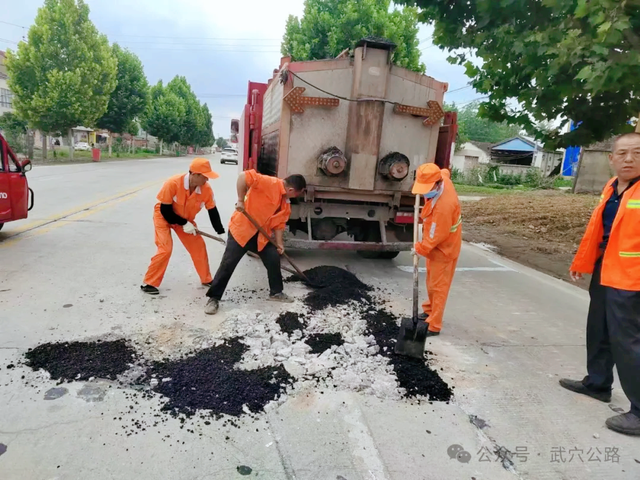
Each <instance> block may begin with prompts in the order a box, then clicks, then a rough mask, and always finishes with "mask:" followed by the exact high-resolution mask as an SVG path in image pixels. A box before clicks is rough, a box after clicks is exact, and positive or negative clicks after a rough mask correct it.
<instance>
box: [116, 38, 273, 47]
mask: <svg viewBox="0 0 640 480" xmlns="http://www.w3.org/2000/svg"><path fill="white" fill-rule="evenodd" d="M225 41H227V42H232V41H233V39H226V40H225ZM116 43H122V44H123V45H186V46H194V47H198V46H207V47H217V46H221V47H262V46H265V47H275V46H277V45H275V44H271V45H269V44H265V43H264V42H260V43H238V44H234V43H190V42H184V43H181V42H164V43H163V42H130V41H128V40H126V41H125V42H116Z"/></svg>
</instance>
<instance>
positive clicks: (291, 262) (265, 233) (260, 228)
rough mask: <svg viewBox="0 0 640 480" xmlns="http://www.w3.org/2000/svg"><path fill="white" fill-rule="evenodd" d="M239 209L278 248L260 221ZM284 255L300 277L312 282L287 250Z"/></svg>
mask: <svg viewBox="0 0 640 480" xmlns="http://www.w3.org/2000/svg"><path fill="white" fill-rule="evenodd" d="M237 210H238V211H239V212H242V214H243V215H244V216H245V217H247V219H248V220H249V221H250V222H251V223H252V224H253V226H254V227H256V228H257V229H258V232H260V233H261V234H262V235H264V236H265V237H266V239H267V240H269V242H270V243H271V244H272V245H273V246H275V247H276V248H278V245H277V244H276V242H275V241H274V240H273V239H272V238H271V237H270V236H269V235H267V232H265V230H264V228H262V227H261V226H260V224H259V223H258V222H256V221H255V219H254V218H253V217H252V216H251V215H249V214H248V213H247V211H246V210H245V209H244V208H238V209H237ZM282 256H283V257H284V258H286V259H287V261H288V262H289V263H290V264H291V266H292V267H293V268H294V269H295V270H296V272H297V273H298V275H300V278H302V279H303V280H304V281H305V282H307V283H309V284H311V281H310V280H309V279H308V278H307V276H306V275H305V274H304V273H302V270H300V269H299V268H298V266H297V265H296V264H295V263H293V261H292V260H291V258H290V257H289V255H287V253H286V252H283V253H282Z"/></svg>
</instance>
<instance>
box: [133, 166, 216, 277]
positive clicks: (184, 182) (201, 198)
mask: <svg viewBox="0 0 640 480" xmlns="http://www.w3.org/2000/svg"><path fill="white" fill-rule="evenodd" d="M157 199H158V203H157V204H156V206H155V209H154V213H153V225H154V226H155V230H156V232H155V241H156V245H157V247H158V252H157V253H156V254H155V255H154V256H153V258H151V264H150V265H149V269H148V270H147V274H146V275H145V277H144V283H146V284H147V285H151V286H153V287H156V288H158V287H159V286H160V284H161V283H162V279H163V277H164V274H165V272H166V271H167V266H168V265H169V260H170V258H171V252H172V250H173V239H172V238H171V230H173V231H174V232H175V234H176V235H177V236H178V238H179V239H180V241H181V242H182V244H183V245H184V247H185V248H186V249H187V251H188V252H189V255H191V260H193V265H194V266H195V267H196V271H197V272H198V276H199V277H200V281H201V282H202V283H203V284H206V283H210V282H211V279H212V278H211V271H210V269H209V257H208V255H207V248H206V245H205V243H204V239H203V238H202V236H201V235H189V234H187V233H185V232H184V230H183V229H182V226H180V225H171V224H170V223H169V222H167V221H166V220H165V219H164V217H163V216H162V213H160V205H161V204H165V205H167V204H171V205H172V207H173V211H174V212H175V213H176V214H177V215H179V216H180V217H182V218H184V219H186V220H187V221H188V222H191V223H193V224H194V225H195V224H196V222H195V218H196V215H197V214H198V212H200V210H201V209H202V208H203V207H204V208H206V209H207V210H210V209H212V208H214V207H215V201H214V199H213V190H212V189H211V186H210V185H209V184H208V183H205V184H204V185H203V186H202V187H198V188H196V189H195V190H194V192H193V193H189V174H188V173H187V174H180V175H175V176H173V177H171V178H170V179H169V180H167V181H166V182H165V183H164V185H163V186H162V189H161V190H160V192H159V193H158V196H157Z"/></svg>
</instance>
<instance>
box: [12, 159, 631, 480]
mask: <svg viewBox="0 0 640 480" xmlns="http://www.w3.org/2000/svg"><path fill="white" fill-rule="evenodd" d="M188 163H189V159H185V158H176V159H152V160H137V161H121V162H113V163H99V164H83V165H66V166H36V167H35V168H34V170H33V171H32V172H31V173H30V174H29V180H30V186H31V187H32V188H33V189H34V191H35V200H36V204H35V208H34V209H33V211H32V212H31V213H30V216H29V219H27V220H25V221H21V222H14V223H8V224H6V225H5V228H4V229H3V231H2V232H0V478H2V479H3V480H30V479H34V480H35V479H37V480H44V479H76V478H77V479H80V478H92V479H96V480H99V479H125V478H127V479H133V478H135V479H140V480H142V479H188V480H195V479H202V480H204V479H207V480H210V479H233V478H262V479H305V480H307V479H308V480H324V479H327V480H340V479H346V480H360V479H389V480H391V479H394V480H395V479H397V480H413V479H416V480H418V479H438V480H440V479H467V480H470V479H476V480H480V479H488V480H499V479H509V478H525V479H532V480H545V479H549V480H551V479H553V480H557V479H576V480H578V479H580V480H582V479H592V478H599V479H637V478H640V439H639V438H630V437H625V436H622V435H618V434H616V433H614V432H610V431H608V430H607V429H606V428H605V427H604V421H605V419H606V418H607V417H608V416H611V415H615V414H616V411H617V410H620V409H622V410H624V411H626V410H627V409H628V401H627V399H626V398H625V397H624V394H623V393H622V391H621V389H620V388H619V385H618V384H616V385H615V389H614V395H613V402H612V403H611V405H607V404H603V403H600V402H597V401H595V400H592V399H589V398H584V397H581V396H578V395H574V394H571V393H570V392H567V391H565V390H563V389H561V388H560V387H559V386H558V379H559V378H560V377H565V376H566V377H572V378H581V377H582V376H583V375H584V362H585V345H584V343H585V342H584V324H585V318H586V312H587V305H588V297H587V293H586V292H584V291H581V290H580V289H578V288H575V287H573V286H571V285H568V284H566V283H563V282H561V281H558V280H555V279H553V278H550V277H547V276H545V275H542V274H539V273H537V272H534V271H532V270H530V269H528V268H525V267H522V266H519V265H517V264H514V263H512V262H509V261H507V260H504V259H502V258H499V257H497V256H495V255H494V254H493V253H491V252H490V251H487V250H484V249H482V248H478V247H477V246H472V245H465V246H464V248H463V252H462V257H461V259H460V262H459V264H458V272H457V274H456V278H455V282H454V285H453V289H452V292H451V296H450V301H449V305H448V309H447V313H446V316H445V321H444V329H443V333H442V335H441V336H440V337H436V338H435V339H430V340H429V341H428V347H427V349H428V351H429V352H431V355H430V358H431V362H432V364H433V365H436V366H437V368H438V370H439V372H440V374H441V375H442V376H443V378H444V379H446V380H447V382H449V384H450V385H452V386H454V387H455V390H454V392H455V398H454V401H453V402H452V403H450V404H442V403H437V402H434V403H433V404H429V403H423V404H421V405H416V404H411V403H409V402H407V401H392V400H382V399H378V398H372V397H368V396H365V395H363V394H356V393H351V392H328V391H327V392H324V393H321V392H317V391H315V392H314V391H310V392H307V394H305V395H303V396H300V397H299V398H290V399H289V400H288V401H287V402H286V403H284V404H283V405H281V406H280V407H278V408H277V409H275V410H272V411H269V412H268V413H267V414H262V415H260V416H259V417H258V418H255V419H249V418H241V419H240V420H237V421H236V425H235V426H233V425H229V424H225V423H224V421H214V422H212V423H211V424H210V425H206V426H203V425H200V426H198V427H197V429H196V430H195V433H191V432H188V431H187V429H181V428H180V426H181V423H180V422H179V421H178V420H174V419H170V420H169V421H165V422H163V423H161V424H160V425H159V426H157V427H156V428H150V429H148V430H146V431H142V432H137V433H136V434H134V435H131V436H126V435H122V421H119V420H116V418H117V417H121V416H122V412H123V410H125V409H127V410H131V409H129V406H130V404H131V402H130V401H129V400H128V399H127V395H128V392H127V390H126V389H122V388H115V386H114V388H108V386H109V385H107V384H106V383H105V382H102V381H98V380H96V381H93V382H76V383H72V384H68V385H65V388H67V389H68V394H66V395H64V396H62V397H61V398H58V399H56V400H45V399H44V392H45V391H47V390H49V389H50V388H52V387H55V382H53V381H51V380H48V379H47V378H46V376H44V375H42V374H39V375H36V374H35V373H34V372H31V371H30V370H29V369H28V368H27V367H25V366H22V365H20V362H21V359H22V356H23V354H24V352H25V351H26V350H27V349H28V348H32V347H35V346H37V345H38V344H41V343H44V342H53V341H70V340H85V339H95V338H101V337H104V336H108V335H111V336H113V335H116V336H121V337H125V338H127V337H133V336H136V337H137V338H141V337H144V336H145V335H146V336H148V337H149V338H155V339H156V340H157V339H164V340H165V342H164V343H161V342H160V343H159V342H156V345H165V348H166V350H165V351H163V352H161V353H166V354H171V349H172V348H174V346H175V345H176V343H179V342H178V340H176V338H186V337H189V335H191V334H193V332H215V331H216V329H218V328H220V325H222V324H223V322H224V321H225V319H226V318H227V317H228V316H229V315H233V314H235V313H237V312H238V311H239V310H240V311H243V310H257V309H260V310H263V311H274V312H277V311H283V310H284V309H285V308H287V306H283V305H280V304H272V303H269V302H265V301H264V297H265V295H266V292H265V291H264V288H265V287H266V274H265V272H264V270H263V269H262V267H261V266H257V267H256V264H254V263H252V260H250V259H245V260H243V262H242V263H241V264H240V266H239V267H238V270H237V272H236V275H235V276H234V277H233V279H232V281H231V284H230V291H231V292H239V291H240V289H242V288H248V289H250V290H251V289H256V293H255V294H252V295H250V296H249V297H248V298H245V300H243V301H241V302H237V301H236V302H234V301H233V300H229V301H226V302H223V304H222V307H221V311H220V313H219V314H218V315H217V316H215V317H207V316H205V315H204V313H203V307H204V303H205V297H204V293H205V291H204V289H203V287H201V286H200V284H199V281H198V278H197V276H196V274H195V271H194V269H193V266H192V264H191V262H190V259H189V257H188V255H187V254H186V252H185V251H184V249H183V248H182V246H181V245H180V243H179V242H175V247H174V256H173V258H172V260H171V263H170V266H169V270H168V272H167V275H166V277H165V281H164V283H163V285H162V295H161V296H160V298H155V299H154V298H151V297H148V296H145V295H144V294H142V293H141V292H140V290H139V285H140V283H141V281H142V277H143V275H144V272H145V269H146V267H147V265H148V262H149V259H150V257H151V256H152V255H153V254H154V252H155V246H154V243H153V225H152V209H153V205H154V203H155V196H156V194H157V191H158V190H159V188H160V186H161V184H162V181H163V180H164V179H165V178H167V177H169V176H170V175H173V174H176V173H180V172H184V171H186V170H187V166H188ZM213 165H214V169H216V170H218V171H219V172H220V173H221V177H220V179H218V180H215V181H213V182H212V186H213V188H214V191H215V197H216V202H217V204H218V206H219V208H220V210H221V215H222V217H223V221H224V222H226V221H228V219H229V216H230V215H231V212H232V209H233V203H234V201H235V191H234V185H235V178H236V174H237V172H238V169H237V167H235V166H232V165H225V166H223V165H219V162H218V160H217V157H216V158H215V159H214V161H213ZM198 222H199V225H200V227H201V228H202V229H203V230H205V231H208V232H211V233H213V232H212V229H211V226H210V224H209V221H208V217H207V215H206V212H203V213H201V214H200V216H199V217H198ZM207 245H208V251H209V257H210V261H211V266H212V270H214V271H215V269H216V268H217V265H218V262H219V259H220V257H221V254H222V248H221V247H219V246H218V245H216V244H215V243H208V244H207ZM293 256H294V258H296V259H297V260H299V262H300V264H301V265H302V266H303V267H304V268H310V267H312V266H316V265H337V266H341V267H348V268H349V269H350V270H351V271H352V272H354V273H356V274H357V275H358V276H359V277H360V278H361V279H362V280H364V281H365V282H367V283H370V284H372V285H376V286H382V287H384V288H385V289H386V292H387V293H386V295H387V297H388V298H387V299H388V301H389V303H388V308H390V309H391V310H392V311H393V312H395V313H396V314H398V315H402V314H407V313H409V312H410V298H411V273H410V271H411V268H410V265H411V260H410V256H409V255H408V254H402V255H400V256H399V257H398V258H397V259H396V260H393V261H374V260H364V259H361V258H359V257H358V256H357V255H356V254H355V253H345V252H340V253H334V252H293ZM287 289H288V292H289V293H290V294H291V295H293V296H295V297H296V298H299V297H300V295H301V294H302V293H303V288H302V287H294V286H290V285H289V286H287ZM421 290H424V288H421ZM232 296H233V295H232ZM348 321H349V319H345V322H348ZM9 364H15V365H16V367H15V368H12V369H8V368H7V367H6V366H7V365H9ZM105 385H106V386H105ZM87 387H95V388H96V389H97V390H91V388H89V391H98V392H99V391H100V389H101V388H102V389H103V390H102V391H103V394H98V395H94V396H93V397H92V396H91V395H87V391H88V390H87ZM158 407H159V403H158V402H157V401H152V400H149V401H148V402H142V401H141V402H140V403H139V404H136V406H135V408H134V409H133V410H131V411H130V412H129V416H128V417H127V419H128V420H127V421H132V422H134V423H135V418H136V417H137V416H140V418H142V417H143V416H146V417H148V416H149V415H152V416H153V415H155V414H157V410H158ZM119 432H120V433H119ZM167 438H170V439H171V441H170V442H169V441H166V439H167ZM452 445H460V446H461V447H462V448H464V449H465V450H466V451H468V452H469V453H470V459H468V461H467V462H466V463H465V462H461V461H458V460H457V459H455V458H454V459H452V458H450V456H449V455H448V449H449V447H450V446H452ZM506 450H508V451H510V452H512V453H513V454H514V455H513V457H511V458H512V461H511V462H509V461H502V460H501V459H500V455H496V453H495V452H500V451H502V452H503V453H504V452H505V451H506ZM504 456H505V455H504V454H503V455H502V457H504ZM239 467H242V468H239ZM248 468H249V469H250V470H251V473H248V472H249V470H248Z"/></svg>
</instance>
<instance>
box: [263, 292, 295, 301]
mask: <svg viewBox="0 0 640 480" xmlns="http://www.w3.org/2000/svg"><path fill="white" fill-rule="evenodd" d="M269 300H271V301H272V302H281V303H293V299H292V298H291V297H289V296H288V295H286V294H284V293H282V292H280V293H275V294H273V295H269Z"/></svg>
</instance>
